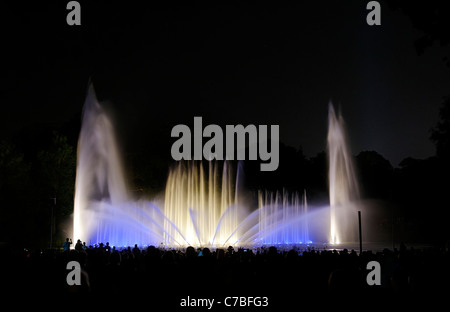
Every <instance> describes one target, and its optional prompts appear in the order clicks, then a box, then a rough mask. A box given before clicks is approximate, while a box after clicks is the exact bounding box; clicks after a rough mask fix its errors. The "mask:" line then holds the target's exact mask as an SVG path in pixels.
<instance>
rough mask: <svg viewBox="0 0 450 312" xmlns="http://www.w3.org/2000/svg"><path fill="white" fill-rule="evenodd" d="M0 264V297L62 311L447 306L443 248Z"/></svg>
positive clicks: (28, 256) (14, 257)
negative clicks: (375, 276)
mask: <svg viewBox="0 0 450 312" xmlns="http://www.w3.org/2000/svg"><path fill="white" fill-rule="evenodd" d="M200 251H201V252H200ZM1 259H2V283H3V287H2V288H3V289H5V290H6V292H4V291H3V294H2V297H3V296H4V298H8V296H9V294H11V297H10V298H14V297H17V296H14V295H21V298H27V299H29V298H38V299H37V300H38V301H30V302H41V303H42V302H55V300H61V299H62V300H63V301H66V302H67V304H69V303H70V302H87V301H88V300H98V302H103V303H104V304H105V305H110V304H114V303H119V302H140V303H143V302H144V303H146V304H148V305H150V306H152V305H157V306H164V307H165V310H168V311H170V310H176V309H178V310H186V309H188V310H190V311H194V310H196V311H197V310H208V307H206V306H202V307H195V308H193V307H183V303H185V304H187V302H188V301H190V302H192V299H195V300H197V299H210V300H211V299H214V301H215V304H214V305H213V306H212V310H230V309H232V306H233V305H234V306H235V308H236V306H239V307H240V309H242V310H248V311H255V310H256V311H268V310H271V311H279V310H280V309H283V308H285V307H288V306H289V307H291V306H302V305H304V304H307V303H308V302H315V303H317V304H319V305H321V304H324V303H325V302H327V301H329V302H334V301H333V300H338V302H336V303H341V304H342V303H344V302H347V303H348V302H353V301H354V300H355V299H357V298H368V299H369V300H373V299H380V298H383V297H389V298H403V296H405V297H404V298H408V299H405V300H413V299H414V298H415V297H421V298H425V299H426V298H430V300H432V301H434V300H440V299H443V300H444V301H446V300H447V299H445V298H446V297H445V296H446V295H445V294H448V293H450V292H449V289H450V287H449V286H448V281H449V278H450V268H449V266H450V261H449V260H450V259H449V252H448V250H446V249H444V248H428V249H423V250H418V249H413V248H406V247H405V246H402V247H401V248H400V250H394V251H392V250H388V249H385V250H384V251H383V252H377V253H372V252H370V251H366V252H363V253H362V254H361V255H358V254H357V253H356V252H354V251H347V250H343V251H339V252H338V251H330V250H303V251H298V250H290V251H282V252H281V251H278V250H277V249H276V248H275V247H270V248H262V249H259V250H257V251H252V250H244V249H237V250H234V249H232V248H228V249H218V250H214V251H210V250H209V249H207V248H205V249H203V250H200V249H197V250H196V249H194V248H192V247H189V248H187V249H186V250H184V251H181V250H163V249H158V248H155V247H153V246H150V247H148V248H146V249H142V250H141V249H138V248H135V249H133V248H128V249H123V250H121V251H108V250H105V248H100V247H97V248H87V249H86V250H82V251H76V250H71V251H69V252H67V251H66V252H61V251H55V250H47V251H40V250H38V251H33V252H30V251H27V250H20V251H17V250H15V251H13V250H11V249H7V248H3V249H2V255H1ZM69 261H77V262H78V263H80V266H81V274H80V276H81V285H80V286H76V285H74V286H69V285H68V284H67V281H66V279H67V275H68V274H69V273H70V272H72V271H71V270H68V269H66V266H67V264H68V262H69ZM370 261H378V262H379V263H380V282H381V285H373V286H369V285H368V283H367V276H368V274H369V273H370V272H372V271H371V270H368V269H367V263H368V262H370ZM188 296H189V297H188ZM240 296H243V297H245V299H241V298H240ZM227 297H231V299H230V298H228V299H227ZM234 297H238V298H237V299H236V298H234ZM249 297H253V298H252V299H249ZM255 297H256V298H255ZM73 299H74V300H73ZM205 302H206V301H196V304H204V303H205ZM219 302H220V303H219ZM225 303H226V304H227V305H231V307H230V306H227V305H225ZM23 304H25V302H24V303H23ZM159 310H160V309H159Z"/></svg>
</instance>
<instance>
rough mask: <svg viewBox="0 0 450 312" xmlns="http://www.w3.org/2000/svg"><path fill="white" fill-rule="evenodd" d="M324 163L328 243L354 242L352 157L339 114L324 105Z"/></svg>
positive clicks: (355, 184) (355, 187)
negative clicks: (326, 127)
mask: <svg viewBox="0 0 450 312" xmlns="http://www.w3.org/2000/svg"><path fill="white" fill-rule="evenodd" d="M328 165H329V168H328V169H329V196H330V238H329V240H330V243H332V244H339V243H341V242H343V241H355V236H354V232H355V224H356V223H355V222H356V221H355V220H356V218H357V217H356V214H355V215H353V214H354V213H355V206H354V205H355V202H356V201H357V200H358V199H359V197H360V194H359V186H358V180H357V178H356V174H355V170H354V165H353V156H352V154H351V153H350V148H349V146H348V143H347V137H346V133H345V127H344V120H343V118H342V115H341V114H339V115H338V116H336V113H335V111H334V108H333V105H332V104H331V103H330V104H329V107H328Z"/></svg>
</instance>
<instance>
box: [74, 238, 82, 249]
mask: <svg viewBox="0 0 450 312" xmlns="http://www.w3.org/2000/svg"><path fill="white" fill-rule="evenodd" d="M75 250H76V251H82V250H83V244H82V243H81V240H77V243H76V244H75Z"/></svg>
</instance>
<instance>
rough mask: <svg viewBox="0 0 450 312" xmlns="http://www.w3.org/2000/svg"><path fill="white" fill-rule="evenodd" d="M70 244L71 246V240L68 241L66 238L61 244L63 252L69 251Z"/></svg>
mask: <svg viewBox="0 0 450 312" xmlns="http://www.w3.org/2000/svg"><path fill="white" fill-rule="evenodd" d="M71 244H72V240H70V241H69V238H66V241H65V242H64V243H63V244H62V246H63V248H64V251H69V250H70V245H71Z"/></svg>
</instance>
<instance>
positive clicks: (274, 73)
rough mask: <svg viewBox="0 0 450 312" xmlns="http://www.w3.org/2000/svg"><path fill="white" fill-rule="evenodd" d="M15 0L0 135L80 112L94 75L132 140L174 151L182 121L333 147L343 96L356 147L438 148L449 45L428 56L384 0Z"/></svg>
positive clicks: (396, 153) (128, 142)
mask: <svg viewBox="0 0 450 312" xmlns="http://www.w3.org/2000/svg"><path fill="white" fill-rule="evenodd" d="M79 2H80V3H81V7H82V25H81V26H68V25H67V24H66V15H67V13H68V11H67V10H66V9H65V5H66V2H65V1H50V2H46V3H45V4H44V3H41V1H39V3H35V2H33V3H27V4H23V3H20V4H18V3H10V4H8V5H6V6H5V8H4V10H2V24H1V29H2V37H1V38H2V39H1V40H2V47H3V49H2V50H3V51H4V52H6V53H5V54H4V56H3V57H2V63H3V66H2V67H3V78H4V82H3V83H2V85H1V89H0V90H1V92H0V102H1V105H2V113H1V117H0V122H1V129H0V130H1V135H2V136H4V137H10V136H12V135H14V133H17V132H18V131H20V129H23V128H24V127H34V126H36V125H39V124H45V123H64V122H67V121H68V120H70V119H71V118H74V116H75V118H77V117H80V116H81V115H80V113H81V108H82V105H83V101H84V96H85V93H86V89H87V82H88V79H89V77H90V78H91V79H92V81H93V83H94V87H95V88H96V91H97V94H98V97H99V98H100V99H101V100H108V101H109V102H110V106H111V107H113V110H114V113H115V116H116V122H117V124H118V126H117V127H118V129H119V132H120V133H121V137H122V139H124V141H125V143H124V145H125V146H126V148H129V149H133V148H136V146H138V147H139V146H143V145H145V146H147V147H149V146H150V148H155V149H156V148H167V145H168V144H169V145H170V144H171V142H173V139H172V138H171V137H170V129H171V128H172V127H173V126H175V125H176V124H178V123H185V124H188V125H191V124H192V123H193V117H194V116H203V121H204V123H205V124H207V123H217V124H221V125H225V124H238V123H242V124H249V123H253V124H279V125H280V137H281V140H282V141H283V142H284V143H286V144H288V145H291V146H294V147H299V146H302V147H303V150H304V152H305V153H306V154H307V155H308V156H312V155H314V154H316V153H317V152H320V151H322V150H324V149H325V140H326V131H327V123H326V122H327V106H328V102H329V101H330V99H331V100H332V101H333V103H334V104H335V105H336V106H340V107H341V110H342V113H343V115H344V119H345V120H346V123H347V126H348V133H349V136H350V141H351V142H352V149H353V152H354V153H355V154H357V153H359V152H360V151H362V150H375V151H377V152H379V153H380V154H382V155H383V156H385V157H386V158H388V159H389V160H390V161H391V163H392V164H393V165H394V166H396V165H397V164H398V163H399V162H400V161H401V160H402V159H403V158H405V157H407V156H411V157H416V158H425V157H428V156H431V155H433V154H434V146H433V144H432V143H431V141H430V140H429V130H430V128H431V127H432V126H434V125H435V124H436V122H437V120H438V110H439V106H440V104H441V102H442V97H443V96H445V95H449V94H450V87H449V82H450V69H449V68H448V67H446V66H445V64H444V62H443V61H442V57H443V56H444V55H448V52H449V51H448V48H447V49H445V48H442V47H438V46H433V47H431V48H429V49H427V50H426V51H425V53H424V54H423V55H420V56H419V55H418V54H417V52H416V50H415V47H414V41H415V40H416V39H417V38H419V37H420V36H421V32H419V31H417V30H415V29H414V28H413V27H412V24H411V22H410V20H409V18H408V17H407V16H404V15H403V14H402V13H401V11H396V12H394V11H392V10H391V8H390V7H389V6H388V5H387V4H386V3H385V2H382V1H381V14H382V16H381V26H368V25H367V23H366V15H367V13H368V11H367V10H366V4H367V1H326V2H324V1H321V2H316V1H314V2H312V3H309V2H298V3H297V2H295V3H287V4H286V3H284V4H283V3H278V2H272V3H265V4H262V3H261V2H244V1H239V2H236V3H228V2H226V3H222V4H215V3H213V2H211V1H210V2H205V3H198V2H196V3H195V4H187V2H184V3H186V4H182V5H178V4H177V5H176V4H174V3H173V2H170V3H160V2H158V3H153V2H155V1H151V4H146V5H142V4H141V3H130V2H123V1H122V2H110V1H96V2H95V3H94V2H93V1H79Z"/></svg>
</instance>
